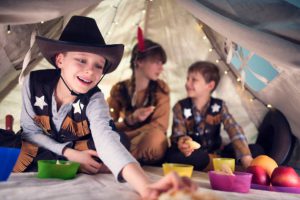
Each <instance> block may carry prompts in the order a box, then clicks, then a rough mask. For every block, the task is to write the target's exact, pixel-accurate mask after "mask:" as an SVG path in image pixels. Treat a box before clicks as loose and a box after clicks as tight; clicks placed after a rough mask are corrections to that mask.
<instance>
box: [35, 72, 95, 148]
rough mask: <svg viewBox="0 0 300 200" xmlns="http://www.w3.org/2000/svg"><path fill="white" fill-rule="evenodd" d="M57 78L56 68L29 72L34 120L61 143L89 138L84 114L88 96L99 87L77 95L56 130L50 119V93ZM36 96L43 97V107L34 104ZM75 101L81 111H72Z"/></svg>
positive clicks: (51, 93) (89, 134) (47, 133)
mask: <svg viewBox="0 0 300 200" xmlns="http://www.w3.org/2000/svg"><path fill="white" fill-rule="evenodd" d="M59 78H60V70H58V69H53V70H52V69H49V70H39V71H33V72H31V75H30V92H31V104H32V107H33V109H34V112H35V114H36V116H35V117H34V121H35V123H36V124H37V125H39V126H40V127H41V128H42V129H43V130H44V133H45V134H46V135H48V136H50V137H51V138H53V139H55V140H56V141H58V142H61V143H63V142H69V141H77V140H84V139H89V138H90V137H91V131H90V128H89V122H88V119H87V116H86V106H87V105H88V103H89V100H90V97H91V96H92V95H93V94H95V93H96V92H99V91H100V89H99V88H98V87H95V88H93V89H91V90H90V91H89V92H88V93H86V94H84V95H80V96H79V97H77V98H76V100H75V101H74V103H73V106H72V109H71V110H70V111H69V113H68V114H67V115H66V117H65V119H64V120H63V122H62V125H61V127H60V130H59V131H58V132H57V131H56V129H55V127H54V123H53V121H52V117H53V116H52V95H53V91H54V88H55V87H56V84H57V82H58V80H59ZM37 98H40V99H41V98H43V100H44V102H45V103H44V104H43V107H42V108H43V109H41V106H38V105H35V104H36V103H37ZM76 103H77V104H80V112H81V113H80V112H76V113H74V111H75V109H74V105H75V104H76ZM78 108H79V107H78ZM77 111H78V109H77Z"/></svg>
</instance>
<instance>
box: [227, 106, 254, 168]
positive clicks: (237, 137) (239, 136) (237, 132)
mask: <svg viewBox="0 0 300 200" xmlns="http://www.w3.org/2000/svg"><path fill="white" fill-rule="evenodd" d="M222 121H223V124H224V129H225V130H226V132H227V133H228V135H229V137H230V139H231V142H232V144H233V147H234V150H235V152H236V158H237V159H241V162H242V165H243V166H244V168H247V167H248V166H249V165H250V163H251V161H252V159H253V158H252V155H251V152H250V149H249V146H248V142H247V138H246V136H245V135H244V131H243V129H242V127H241V126H240V125H239V124H238V123H237V122H236V121H235V119H234V118H233V116H232V115H231V114H230V113H229V111H228V108H227V106H226V104H225V103H224V102H223V105H222Z"/></svg>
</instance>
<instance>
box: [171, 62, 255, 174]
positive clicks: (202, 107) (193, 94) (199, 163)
mask: <svg viewBox="0 0 300 200" xmlns="http://www.w3.org/2000/svg"><path fill="white" fill-rule="evenodd" d="M219 80H220V75H219V69H218V67H217V66H216V65H214V64H212V63H209V62H196V63H194V64H192V65H191V66H190V67H189V69H188V75H187V80H186V84H185V87H186V91H187V95H188V97H187V98H185V99H182V100H180V101H178V102H177V103H176V104H175V106H174V107H173V126H172V136H171V140H172V146H171V148H169V149H168V151H167V154H166V161H167V162H176V163H184V164H192V165H194V167H195V169H196V170H203V169H205V168H206V169H207V168H208V166H209V163H210V161H211V159H212V157H214V156H213V155H216V154H219V156H220V155H221V156H226V157H236V158H237V159H238V160H240V161H241V163H242V165H243V166H244V167H245V168H247V167H248V166H249V165H250V163H251V161H252V159H253V158H252V155H251V152H250V149H249V146H248V143H247V139H246V137H245V135H244V133H243V130H242V128H241V127H240V126H239V125H238V124H237V122H236V121H235V120H234V118H233V116H232V115H231V114H230V113H229V111H228V108H227V106H226V104H225V102H224V101H223V100H221V99H217V98H213V97H212V96H211V93H212V92H213V91H214V90H215V88H216V87H217V85H218V83H219ZM222 123H223V125H224V128H225V130H226V131H227V133H228V135H229V138H230V140H231V145H232V147H233V149H234V152H233V151H232V155H228V154H227V155H226V154H224V152H222V151H221V145H222V139H221V135H220V127H221V124H222ZM192 140H193V141H195V142H197V143H199V144H200V145H201V148H199V149H194V148H192V146H191V145H189V142H188V141H192Z"/></svg>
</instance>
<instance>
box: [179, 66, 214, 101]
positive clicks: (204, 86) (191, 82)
mask: <svg viewBox="0 0 300 200" xmlns="http://www.w3.org/2000/svg"><path fill="white" fill-rule="evenodd" d="M214 86H215V82H214V81H211V82H209V83H206V81H205V79H204V77H203V75H202V74H201V73H199V72H190V73H188V76H187V79H186V83H185V89H186V92H187V95H188V97H190V98H201V97H207V96H209V95H210V93H211V91H212V90H213V88H214Z"/></svg>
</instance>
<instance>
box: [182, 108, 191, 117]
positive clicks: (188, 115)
mask: <svg viewBox="0 0 300 200" xmlns="http://www.w3.org/2000/svg"><path fill="white" fill-rule="evenodd" d="M183 115H184V117H185V118H186V119H187V118H189V117H190V116H192V109H190V108H185V109H184V110H183Z"/></svg>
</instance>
